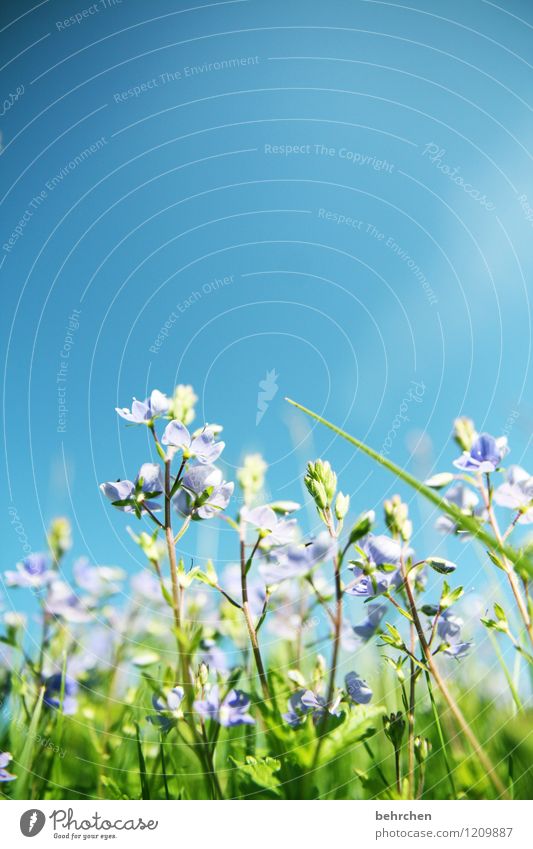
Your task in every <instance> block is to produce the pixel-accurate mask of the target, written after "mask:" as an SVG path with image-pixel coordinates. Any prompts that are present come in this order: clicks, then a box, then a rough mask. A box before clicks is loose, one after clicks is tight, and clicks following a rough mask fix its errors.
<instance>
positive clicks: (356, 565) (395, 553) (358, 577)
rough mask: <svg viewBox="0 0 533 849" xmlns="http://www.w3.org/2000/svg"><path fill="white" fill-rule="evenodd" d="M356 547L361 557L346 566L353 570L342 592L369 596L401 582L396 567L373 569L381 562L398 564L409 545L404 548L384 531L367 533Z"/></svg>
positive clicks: (409, 553)
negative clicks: (386, 569)
mask: <svg viewBox="0 0 533 849" xmlns="http://www.w3.org/2000/svg"><path fill="white" fill-rule="evenodd" d="M359 548H360V550H361V552H362V554H363V559H362V560H356V561H352V563H351V565H350V567H349V568H350V569H352V570H353V573H354V581H352V583H351V584H349V585H348V586H347V587H346V589H345V592H346V593H348V594H349V595H355V596H360V597H367V598H373V597H374V596H376V595H381V594H383V593H385V592H388V591H389V590H391V589H393V588H394V587H398V586H399V585H400V584H401V582H402V576H401V572H400V569H395V570H393V571H390V572H381V571H380V572H376V571H375V570H376V569H378V568H379V567H380V566H384V565H390V566H399V564H400V561H401V558H402V556H403V557H404V558H405V559H407V558H408V557H411V556H412V554H413V550H412V549H411V548H405V547H404V546H402V544H401V543H400V542H397V541H396V540H394V539H391V538H390V537H388V536H386V535H385V534H377V535H376V534H368V535H367V536H366V537H365V538H364V539H363V540H362V541H361V544H360V546H359ZM369 572H370V574H368V573H369Z"/></svg>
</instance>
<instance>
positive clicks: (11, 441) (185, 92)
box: [0, 0, 533, 580]
mask: <svg viewBox="0 0 533 849" xmlns="http://www.w3.org/2000/svg"><path fill="white" fill-rule="evenodd" d="M193 5H194V4H185V3H176V2H173V3H171V2H163V1H162V0H157V2H152V3H150V4H138V3H134V2H127V0H123V2H122V3H116V4H113V3H110V4H109V5H108V6H107V7H106V4H95V5H94V6H93V7H92V8H95V9H96V11H93V12H90V11H87V10H88V9H89V8H90V4H86V5H84V4H83V3H82V2H79V3H76V4H73V3H66V2H54V0H50V2H45V3H41V4H40V5H38V6H36V7H35V9H33V10H32V7H31V5H30V4H29V3H25V2H23V3H20V2H17V3H13V2H4V3H3V4H2V10H1V12H0V16H1V23H0V38H1V39H2V40H3V45H4V50H3V55H4V57H5V60H4V61H5V64H4V67H3V69H2V78H3V86H2V90H3V92H4V94H5V97H6V102H5V103H4V106H3V114H2V118H1V125H0V130H1V132H2V145H3V149H2V154H1V157H2V165H3V168H2V170H1V175H0V181H1V183H2V186H1V197H2V219H1V221H2V234H1V240H0V241H1V251H0V262H1V263H2V264H1V266H0V275H1V277H2V280H3V287H2V305H3V308H2V311H1V313H0V326H1V330H2V361H3V362H4V364H5V370H4V384H3V416H2V424H3V452H2V455H3V456H2V465H3V466H4V472H5V473H6V480H7V485H6V486H3V487H2V494H1V498H2V501H3V504H2V512H3V515H4V517H6V516H7V522H6V523H5V524H4V528H5V530H4V534H3V557H4V567H5V568H12V566H13V564H14V562H16V561H17V560H18V559H19V558H20V557H21V554H22V552H21V545H20V538H19V536H17V534H16V533H15V531H14V528H13V526H12V525H11V524H10V516H12V515H13V514H12V513H11V514H10V513H8V510H9V509H12V510H13V509H15V510H16V511H17V515H18V517H19V520H20V523H21V525H22V526H23V528H24V532H25V534H26V536H27V538H28V540H29V544H30V545H31V547H32V548H33V549H34V550H38V549H39V548H40V547H41V545H42V536H43V529H44V527H45V526H46V524H47V523H48V521H49V520H50V518H51V517H52V516H54V515H56V514H65V515H68V516H69V517H70V518H71V520H72V522H73V525H74V535H75V542H76V545H75V549H76V553H77V554H87V555H88V556H89V557H91V558H92V559H93V561H94V562H100V563H102V562H105V563H118V564H120V565H122V566H124V567H126V568H128V569H134V568H136V567H137V566H136V564H137V559H136V558H137V554H136V552H135V551H133V550H132V546H131V542H130V540H129V538H128V536H127V534H126V532H125V526H126V524H127V521H126V519H125V518H124V517H123V516H121V515H119V514H118V513H116V512H114V511H112V510H111V509H110V507H109V506H108V504H107V503H104V502H103V501H102V499H101V497H100V494H99V491H98V483H99V482H101V481H103V480H112V479H115V478H117V477H132V475H134V474H135V473H136V471H137V469H138V467H139V465H140V464H141V463H142V462H143V461H145V460H148V459H149V458H150V456H151V452H152V447H151V446H150V444H149V441H148V439H147V434H146V432H144V431H141V430H140V429H137V430H134V429H127V428H125V426H124V422H122V421H121V420H119V419H118V418H117V416H116V414H115V413H114V407H115V406H116V405H120V406H124V405H129V403H130V401H131V397H132V396H133V395H136V396H137V397H141V398H142V397H144V396H145V394H146V393H147V392H148V391H149V390H150V389H151V388H153V387H157V388H159V389H161V390H171V389H172V387H173V386H174V384H176V383H177V382H184V383H192V384H193V385H194V386H195V388H196V391H197V393H198V395H199V398H200V401H199V405H198V413H199V417H200V418H202V419H205V420H208V421H216V422H220V423H222V424H223V425H224V434H225V440H226V443H227V448H226V451H225V454H224V460H225V463H224V468H225V472H226V476H227V477H231V475H232V473H234V469H235V467H237V466H238V465H239V463H240V462H241V461H242V458H243V456H244V454H245V453H246V452H249V451H260V452H261V453H262V454H263V455H264V456H265V458H266V459H267V461H268V462H269V463H270V464H271V472H270V477H269V483H270V488H271V491H272V492H273V494H275V495H276V496H277V497H283V498H301V497H302V489H301V478H302V473H303V470H304V467H305V461H306V459H308V458H309V457H314V456H318V455H322V456H324V457H327V458H328V459H329V460H330V461H331V462H332V463H333V464H334V465H335V467H336V468H337V469H338V471H339V476H340V478H341V485H342V487H343V489H344V490H345V491H348V492H350V493H351V494H352V496H353V510H354V513H355V512H359V511H360V510H363V509H366V508H370V507H377V506H378V505H379V504H380V502H381V500H382V499H383V497H385V496H386V495H388V494H390V493H391V492H393V491H394V490H395V489H396V488H397V487H396V484H395V482H394V480H392V479H391V478H390V477H387V476H386V475H385V474H384V473H382V472H381V471H380V470H378V469H376V468H375V467H373V466H372V464H371V463H370V461H368V460H366V459H364V458H363V457H361V456H359V455H354V453H353V452H352V451H351V450H350V449H349V447H348V446H347V445H345V444H342V443H341V442H340V441H339V440H336V439H332V438H331V434H329V433H328V432H327V431H325V430H323V429H320V428H315V427H310V426H309V423H308V422H305V421H304V420H303V418H302V416H300V415H299V414H298V413H295V412H294V411H291V409H289V408H288V407H287V405H286V404H285V403H284V401H283V398H284V396H286V395H288V396H291V397H293V398H296V399H298V400H299V401H301V402H302V403H304V404H305V405H307V406H309V407H312V408H314V409H316V410H318V411H321V412H322V413H323V414H324V415H325V416H326V417H327V418H329V419H331V420H333V421H335V422H337V423H339V424H342V425H343V426H344V427H345V428H346V429H347V430H349V431H350V432H352V433H353V434H355V435H357V436H359V437H360V438H363V439H365V440H366V441H368V442H369V443H370V444H371V445H373V446H374V447H375V448H377V449H380V448H381V447H382V446H383V444H384V442H385V440H386V439H387V435H388V433H389V431H390V430H391V428H392V426H393V422H394V420H395V417H396V416H397V414H398V411H399V410H400V407H401V405H402V402H403V401H404V399H405V398H406V397H407V398H409V399H410V400H409V401H408V402H407V403H408V412H407V414H406V415H407V418H408V421H406V422H402V424H401V427H400V428H399V429H398V430H397V431H395V437H394V441H393V445H392V447H391V449H390V456H391V458H392V459H394V460H395V461H397V462H399V463H400V464H403V465H406V466H408V467H409V468H410V469H411V470H412V471H414V472H415V473H417V474H420V475H426V474H428V473H429V472H430V471H431V470H432V469H438V470H443V469H445V468H448V467H449V465H450V462H451V460H452V459H453V456H454V455H455V450H454V448H453V447H452V446H451V444H450V439H449V437H450V430H451V425H452V422H453V419H454V417H455V416H456V415H459V414H469V415H471V416H472V417H474V418H475V420H476V423H477V424H478V426H479V428H480V429H482V428H483V429H488V430H490V431H492V432H494V433H496V434H500V433H502V432H503V431H508V433H509V438H510V441H511V445H512V451H513V453H512V455H511V457H512V459H513V460H514V461H515V462H523V463H526V462H527V459H526V457H527V449H528V442H529V439H530V433H531V421H532V418H533V409H532V405H531V377H530V374H529V361H530V343H531V325H530V306H529V299H528V290H529V289H530V282H529V281H530V276H531V260H532V250H533V248H532V246H533V239H532V227H533V211H532V208H533V181H532V176H531V174H532V169H531V150H530V144H529V142H530V138H531V127H532V108H531V103H530V100H531V98H530V92H531V82H532V76H533V73H532V72H533V68H532V64H531V63H532V59H533V56H532V52H533V50H532V42H531V27H532V26H533V14H532V10H531V7H530V4H528V3H526V2H518V1H517V0H512V2H509V3H506V4H505V8H503V4H502V5H501V6H499V5H498V4H495V3H488V2H478V0H474V2H470V3H468V4H465V3H459V2H454V1H453V0H452V2H449V3H447V4H445V5H443V4H441V3H437V2H426V3H423V4H422V3H420V4H418V6H416V5H410V6H402V5H400V4H395V3H382V2H341V0H332V2H330V3H327V4H322V3H315V2H309V0H307V2H299V0H298V2H292V3H290V4H287V3H282V2H278V0H274V2H269V3H262V2H259V0H245V1H244V2H227V3H209V4H201V3H199V4H198V5H197V6H196V7H195V8H194V9H193V10H191V9H190V7H191V6H193ZM202 5H205V8H202ZM84 10H85V12H87V14H84ZM26 12H27V14H25V13H26ZM76 14H79V15H80V16H81V19H80V20H79V21H77V20H76V18H75V17H74V20H73V21H70V22H68V23H66V22H67V20H68V19H69V16H75V15H76ZM19 16H20V17H19ZM15 18H18V20H14V19H15ZM17 92H18V94H17ZM10 240H11V241H10ZM74 311H78V312H77V313H75V312H74ZM173 314H174V315H175V316H176V317H175V320H174V322H173V323H172V325H171V329H170V330H169V333H168V336H167V337H166V339H165V341H164V342H163V344H161V345H160V346H159V347H157V346H156V351H157V353H154V350H153V349H154V344H155V340H157V338H158V335H159V334H160V332H161V328H162V327H164V326H165V324H166V323H168V322H169V317H171V316H172V315H173ZM72 315H75V316H76V317H77V321H78V323H79V326H78V327H76V328H75V329H74V330H72V326H70V328H69V317H71V316H72ZM69 334H70V335H71V337H72V338H68V336H69ZM65 339H67V343H68V344H69V345H70V347H69V348H68V354H69V356H68V357H64V356H63V354H62V352H63V351H64V347H65ZM150 348H152V350H150ZM65 363H66V365H65ZM272 371H275V373H276V376H277V377H276V385H277V387H278V389H277V391H276V392H275V394H274V397H273V398H272V400H271V401H270V402H269V405H268V409H267V410H266V412H265V414H264V416H263V417H262V419H261V421H260V423H259V424H258V425H257V424H256V414H257V405H258V392H259V391H260V387H259V383H260V381H262V380H264V379H265V377H266V375H267V373H268V372H272ZM58 375H59V376H60V377H61V378H62V380H61V381H60V382H59V383H58ZM414 386H418V387H419V397H418V396H417V398H416V400H414V399H413V397H412V396H413V392H412V389H413V387H414ZM420 387H422V388H420ZM58 388H60V389H61V390H62V391H63V390H64V391H65V396H64V397H65V398H66V407H67V411H66V413H65V415H64V418H63V420H62V424H61V427H60V429H59V430H58V424H59V412H60V411H59V408H58V403H59V396H58V391H57V390H58ZM61 397H63V396H61ZM412 510H413V512H414V515H415V516H416V517H418V518H420V520H421V522H422V525H423V530H422V533H423V534H424V540H425V541H428V542H429V541H430V540H435V537H434V535H433V532H432V530H431V521H430V517H429V514H428V513H427V511H425V510H420V509H419V505H417V504H416V503H415V502H414V501H413V502H412ZM308 527H309V529H312V522H311V521H309V524H308ZM209 550H212V551H215V552H216V554H217V557H218V558H220V560H223V561H225V560H231V559H232V557H233V556H234V555H233V553H232V550H231V548H230V544H229V540H228V539H227V534H226V535H224V534H222V535H221V534H219V533H218V532H216V531H215V530H214V529H208V530H206V531H205V534H204V536H203V537H201V538H200V539H199V540H197V539H196V536H195V535H194V534H192V535H191V536H190V537H189V538H188V540H187V541H184V548H183V551H184V553H185V554H186V555H187V556H188V557H191V556H193V555H195V554H197V553H198V552H200V554H205V553H207V552H208V551H209ZM469 556H470V555H469V553H468V551H466V553H465V550H464V549H461V557H463V558H465V559H468V557H469ZM473 568H474V567H473ZM475 568H476V569H478V567H477V566H476V567H475ZM475 574H476V575H477V574H478V573H477V572H476V573H475ZM479 580H481V578H480V579H479Z"/></svg>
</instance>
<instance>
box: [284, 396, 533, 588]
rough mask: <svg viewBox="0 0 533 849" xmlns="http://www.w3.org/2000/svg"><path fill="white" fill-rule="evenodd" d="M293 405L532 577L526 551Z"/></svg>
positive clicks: (424, 485) (359, 444) (392, 465)
mask: <svg viewBox="0 0 533 849" xmlns="http://www.w3.org/2000/svg"><path fill="white" fill-rule="evenodd" d="M285 400H286V401H288V403H289V404H292V406H293V407H296V408H297V409H298V410H301V411H302V412H303V413H305V414H306V415H308V416H311V418H313V419H315V420H316V421H318V422H321V424H323V425H325V426H326V427H328V428H329V429H330V430H332V431H333V432H334V433H336V434H338V435H339V436H341V437H342V438H343V439H345V440H346V441H347V442H349V443H350V444H351V445H353V446H355V448H358V449H359V451H362V452H363V453H364V454H367V455H368V456H369V457H371V458H372V459H373V460H375V461H376V462H377V463H379V464H380V465H381V466H383V467H384V468H385V469H388V470H389V472H392V473H393V474H394V475H396V476H397V477H398V478H400V480H402V481H403V482H404V483H406V484H408V486H410V487H412V488H413V489H414V490H416V491H417V492H419V493H420V495H423V496H424V498H426V499H427V500H428V501H430V502H431V503H432V504H434V505H435V506H436V507H438V508H439V510H441V511H442V512H443V513H446V515H447V516H450V518H452V519H453V520H454V522H455V524H456V525H458V526H459V527H460V528H462V529H463V530H464V531H468V532H469V533H471V534H472V535H473V536H475V537H477V538H478V539H479V540H480V541H481V542H483V543H485V545H487V546H488V547H489V548H491V549H493V550H495V551H498V552H499V553H500V554H503V555H504V556H505V557H507V558H508V559H509V560H510V561H511V562H512V563H514V565H515V566H516V567H519V568H520V570H521V571H523V572H526V573H527V574H528V575H530V576H533V563H532V561H531V559H530V557H528V556H527V554H526V553H524V552H519V551H516V550H515V549H514V548H512V547H511V546H510V545H507V544H506V543H502V542H500V541H499V540H497V539H496V537H494V536H493V535H492V534H491V533H489V532H488V531H487V530H486V529H485V528H484V527H483V526H482V525H481V524H480V523H479V522H478V521H477V520H476V519H475V518H474V517H473V516H468V515H466V514H464V513H463V512H462V511H461V510H460V509H459V508H458V507H457V506H456V505H455V504H452V503H451V502H449V501H446V500H445V499H444V498H441V497H440V496H439V495H437V494H436V492H434V491H433V490H432V489H431V488H430V487H429V486H426V484H423V483H422V482H421V481H419V480H417V478H415V477H414V476H413V475H411V474H410V473H409V472H407V471H406V470H405V469H402V468H401V467H400V466H397V465H396V463H393V462H392V460H389V459H388V458H387V457H383V456H382V455H381V454H379V453H378V452H377V451H374V449H373V448H370V447H369V446H368V445H365V443H364V442H361V440H360V439H356V437H355V436H350V434H349V433H346V431H344V430H342V429H341V428H340V427H337V425H334V424H332V423H331V422H329V421H327V419H324V418H323V417H322V416H319V415H318V413H314V412H313V411H312V410H309V409H308V408H307V407H304V406H303V405H302V404H298V403H297V402H296V401H293V400H292V399H291V398H286V399H285Z"/></svg>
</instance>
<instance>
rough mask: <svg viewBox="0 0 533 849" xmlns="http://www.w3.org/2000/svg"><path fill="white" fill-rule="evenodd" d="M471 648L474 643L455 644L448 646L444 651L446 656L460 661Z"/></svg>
mask: <svg viewBox="0 0 533 849" xmlns="http://www.w3.org/2000/svg"><path fill="white" fill-rule="evenodd" d="M471 648H472V643H454V644H453V645H449V646H447V647H446V648H445V649H444V650H443V651H444V654H447V655H448V656H449V657H455V658H457V660H460V659H461V658H463V657H466V655H467V654H468V652H469V651H470V649H471Z"/></svg>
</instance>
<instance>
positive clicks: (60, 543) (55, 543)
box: [48, 516, 72, 560]
mask: <svg viewBox="0 0 533 849" xmlns="http://www.w3.org/2000/svg"><path fill="white" fill-rule="evenodd" d="M48 545H49V546H50V551H51V552H52V556H53V558H54V560H61V558H62V557H63V555H64V554H66V553H67V551H68V550H69V549H70V548H71V546H72V536H71V528H70V522H69V520H68V519H66V518H65V517H64V516H58V518H57V519H52V523H51V525H50V529H49V531H48Z"/></svg>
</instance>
